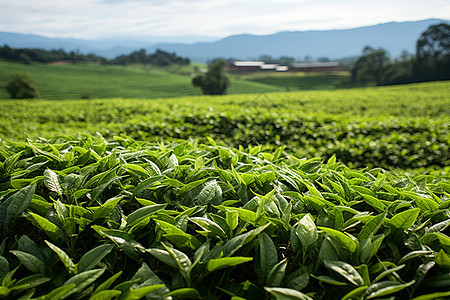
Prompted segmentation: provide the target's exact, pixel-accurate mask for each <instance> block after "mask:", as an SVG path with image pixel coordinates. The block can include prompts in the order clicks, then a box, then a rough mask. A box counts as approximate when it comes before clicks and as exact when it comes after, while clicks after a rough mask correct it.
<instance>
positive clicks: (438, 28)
mask: <svg viewBox="0 0 450 300" xmlns="http://www.w3.org/2000/svg"><path fill="white" fill-rule="evenodd" d="M416 55H417V64H418V66H417V69H418V70H417V73H418V75H420V77H419V79H420V80H448V79H450V71H449V70H450V25H449V24H446V23H442V24H437V25H432V26H430V27H429V28H428V29H427V30H426V31H425V32H423V33H422V35H421V36H420V38H419V39H418V40H417V44H416Z"/></svg>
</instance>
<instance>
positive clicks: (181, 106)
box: [0, 82, 450, 168]
mask: <svg viewBox="0 0 450 300" xmlns="http://www.w3.org/2000/svg"><path fill="white" fill-rule="evenodd" d="M449 95H450V83H448V82H441V83H428V84H416V85H405V86H398V87H384V88H367V89H355V90H340V91H330V92H329V91H317V92H311V91H310V92H295V93H294V92H293V93H273V94H260V95H233V96H223V97H185V98H177V99H161V100H147V101H146V100H125V99H110V100H91V101H80V100H78V101H43V100H39V101H31V102H30V101H22V102H21V101H2V111H1V112H0V135H1V136H3V137H4V138H7V139H8V138H9V139H14V140H24V139H25V138H26V137H30V138H31V139H36V138H38V137H39V138H48V137H52V136H55V135H73V134H76V133H79V132H81V133H89V134H95V132H101V133H102V135H103V136H105V137H107V138H111V137H112V136H115V135H119V134H121V133H124V134H126V135H128V136H131V137H133V138H135V139H137V140H146V141H161V140H165V141H171V140H176V139H199V140H200V141H203V142H204V141H206V137H208V136H209V137H212V138H214V139H215V140H216V141H217V142H218V143H220V144H222V145H229V146H232V147H236V148H237V147H239V146H244V147H246V146H248V145H253V146H255V145H267V146H268V147H272V148H273V147H274V146H275V147H276V146H286V150H287V151H288V152H289V153H291V154H294V155H296V156H298V157H322V158H323V159H325V160H326V159H329V158H330V157H331V156H333V155H336V157H337V159H338V160H339V161H342V162H344V163H346V164H348V165H350V166H357V167H366V166H376V167H383V168H421V167H431V166H435V167H444V166H448V165H449V161H450V153H449V146H450V136H449V127H450V126H449V121H448V120H449V118H448V117H449V115H450V96H449Z"/></svg>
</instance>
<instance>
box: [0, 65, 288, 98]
mask: <svg viewBox="0 0 450 300" xmlns="http://www.w3.org/2000/svg"><path fill="white" fill-rule="evenodd" d="M194 66H195V65H194ZM0 69H1V72H0V87H2V86H4V85H6V83H7V81H8V79H9V77H10V76H11V74H13V73H17V72H25V73H28V74H29V75H30V76H31V78H32V79H33V81H34V82H35V84H36V86H37V88H38V90H39V92H40V98H43V99H47V100H62V99H81V98H82V97H83V96H86V95H87V96H89V97H90V98H118V97H120V98H143V99H153V98H166V97H181V96H195V95H201V91H200V89H199V88H196V87H194V86H193V85H192V83H191V80H192V79H191V77H190V75H186V74H190V73H189V72H190V71H191V72H193V70H194V69H193V66H190V67H177V66H169V67H168V68H161V67H151V66H111V65H100V64H60V65H58V64H56V65H48V64H38V63H33V64H31V65H26V64H19V63H13V62H5V61H2V60H0ZM283 90H284V89H283V88H282V87H276V86H272V85H267V84H261V83H257V82H252V81H246V80H240V79H236V78H231V85H230V89H229V90H228V93H229V94H242V93H256V92H275V91H283ZM8 98H9V95H8V93H7V92H6V91H5V90H4V89H3V88H0V99H8Z"/></svg>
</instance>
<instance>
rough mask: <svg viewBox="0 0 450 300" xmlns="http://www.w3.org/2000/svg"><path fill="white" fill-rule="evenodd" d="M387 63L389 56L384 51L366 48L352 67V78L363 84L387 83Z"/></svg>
mask: <svg viewBox="0 0 450 300" xmlns="http://www.w3.org/2000/svg"><path fill="white" fill-rule="evenodd" d="M389 63H390V60H389V55H388V54H387V52H386V50H384V49H381V48H380V49H373V48H371V47H369V46H367V47H365V48H364V49H363V54H362V56H361V57H359V58H358V60H357V61H356V63H355V65H354V66H353V69H352V76H353V78H354V79H355V80H357V81H360V82H362V83H365V84H369V83H375V85H384V84H386V83H387V70H388V66H389Z"/></svg>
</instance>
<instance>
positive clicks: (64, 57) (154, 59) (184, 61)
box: [0, 45, 190, 66]
mask: <svg viewBox="0 0 450 300" xmlns="http://www.w3.org/2000/svg"><path fill="white" fill-rule="evenodd" d="M0 58H2V59H6V60H10V61H18V62H22V63H27V64H28V63H32V62H41V63H52V62H57V61H69V62H97V63H102V64H115V65H128V64H150V65H156V66H168V65H171V64H179V65H188V64H189V63H190V60H189V59H188V58H183V57H179V56H177V55H176V54H175V53H169V52H165V51H162V50H156V52H155V53H153V54H147V52H146V51H145V50H144V49H141V50H139V51H134V52H132V53H130V54H128V55H120V56H118V57H116V58H114V59H111V60H108V59H106V58H104V57H101V56H97V55H95V54H92V53H90V54H82V53H80V52H79V51H70V52H66V51H64V50H63V49H57V50H56V49H55V50H44V49H39V48H21V49H15V48H11V47H9V46H7V45H5V46H3V47H0Z"/></svg>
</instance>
